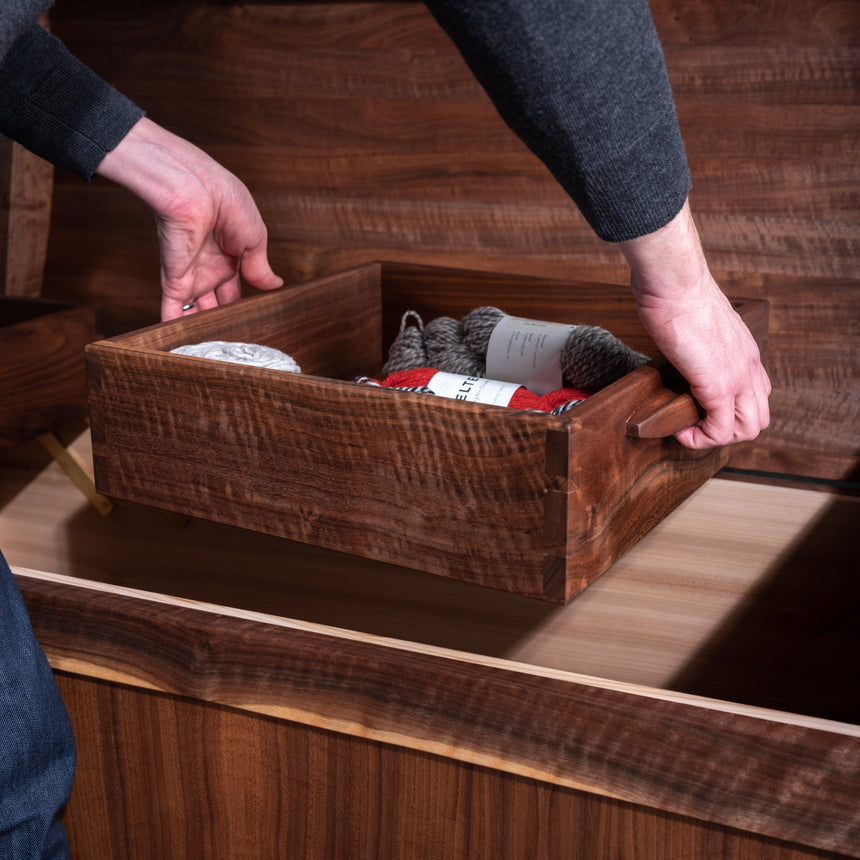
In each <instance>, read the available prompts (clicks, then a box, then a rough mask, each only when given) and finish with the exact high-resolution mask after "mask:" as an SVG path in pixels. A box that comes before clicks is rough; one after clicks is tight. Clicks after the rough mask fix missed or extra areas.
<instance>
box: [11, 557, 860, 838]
mask: <svg viewBox="0 0 860 860" xmlns="http://www.w3.org/2000/svg"><path fill="white" fill-rule="evenodd" d="M17 573H18V579H19V583H20V585H21V588H22V592H23V594H24V595H25V600H26V601H27V604H28V609H29V610H30V612H31V614H32V617H33V618H34V623H35V630H36V634H37V636H38V637H39V639H40V642H41V644H42V646H43V647H44V648H45V650H46V652H47V653H48V654H49V655H50V659H51V660H52V664H53V666H54V668H55V669H58V670H61V671H70V672H73V673H75V674H85V675H88V676H95V677H101V678H104V679H108V680H112V681H116V682H119V683H123V684H130V685H132V686H140V687H143V688H145V689H155V690H160V691H166V692H169V693H173V694H178V695H182V696H187V697H191V698H193V699H200V700H203V701H208V702H212V703H218V704H222V705H228V706H231V707H238V708H242V709H247V710H250V711H253V712H255V713H262V714H267V715H269V716H275V717H278V718H282V719H287V720H291V721H294V722H300V723H306V724H309V725H312V726H315V727H319V728H325V729H329V730H334V731H339V732H343V733H346V734H354V735H357V736H359V737H363V738H368V739H372V740H378V741H383V742H386V743H394V744H397V745H404V746H407V747H410V748H414V749H418V750H421V751H424V752H428V753H432V754H437V755H444V756H446V757H449V758H453V759H457V760H462V761H467V762H470V763H473V764H479V765H483V766H488V767H492V768H494V769H497V770H503V771H508V772H512V773H516V774H519V775H521V776H525V777H528V778H530V779H538V780H541V781H547V782H554V783H558V784H560V785H564V786H567V787H570V788H576V789H578V790H584V791H588V792H589V793H594V794H600V795H607V796H610V797H614V798H617V799H621V800H625V801H628V802H632V803H637V804H640V805H646V806H649V807H652V808H656V809H660V810H664V811H669V812H673V813H677V814H682V815H688V816H692V817H695V818H699V819H702V820H706V821H711V822H715V823H718V824H722V825H727V826H732V827H735V828H740V829H744V830H749V831H752V832H754V833H760V834H763V835H767V836H773V837H778V838H781V839H785V840H788V841H791V842H798V843H801V844H805V845H811V846H813V847H817V848H822V849H824V850H831V851H842V852H845V853H849V852H851V851H853V850H854V849H855V848H856V846H857V844H858V842H860V813H858V810H857V804H856V799H857V796H858V791H860V782H858V779H860V776H859V775H860V729H858V728H856V727H849V726H845V725H840V724H828V723H826V722H817V723H816V722H815V721H808V720H807V721H801V722H802V723H805V724H798V721H797V720H794V719H792V718H791V717H788V716H781V715H779V714H772V713H768V712H758V713H757V712H755V710H754V709H752V710H750V709H743V708H737V707H733V706H731V705H726V704H721V703H718V702H708V701H704V700H696V699H693V698H691V697H686V696H683V695H680V694H671V695H670V694H664V693H660V692H659V691H651V690H648V689H647V688H630V687H627V686H626V685H621V684H617V683H616V684H610V683H607V682H599V681H595V680H590V679H587V678H577V677H570V676H565V675H564V674H563V673H558V672H550V671H543V672H541V671H538V670H536V669H535V668H534V667H531V668H527V667H523V666H517V665H514V664H512V663H510V662H509V661H501V662H500V661H492V660H488V659H483V660H480V659H477V658H474V657H471V658H470V657H469V656H468V655H455V654H451V653H441V652H438V651H436V650H435V649H432V648H427V647H425V648H418V647H416V646H415V645H414V644H412V645H405V644H404V643H399V642H396V641H389V642H386V641H383V640H380V639H378V638H375V637H364V636H361V635H359V634H355V633H346V632H343V631H337V630H334V629H321V628H316V627H314V626H313V625H308V624H300V623H296V622H291V621H286V620H280V619H277V618H274V617H272V616H268V617H267V616H260V615H254V614H250V613H243V612H241V611H239V610H230V609H228V608H225V607H217V606H206V605H203V604H199V605H197V606H192V605H189V604H188V603H186V602H183V601H178V600H175V599H172V598H166V597H159V596H157V595H147V594H143V593H138V594H134V593H131V592H128V591H124V590H121V589H117V588H115V587H106V586H103V585H98V584H88V583H85V582H83V581H80V580H62V579H60V578H58V577H56V576H51V575H29V574H27V573H26V571H20V570H19V571H17ZM165 752H166V751H165V750H162V754H164V753H165ZM777 797H778V798H779V802H778V803H775V802H774V799H775V798H777Z"/></svg>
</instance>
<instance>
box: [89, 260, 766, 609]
mask: <svg viewBox="0 0 860 860" xmlns="http://www.w3.org/2000/svg"><path fill="white" fill-rule="evenodd" d="M484 304H493V305H495V306H497V307H500V308H501V309H503V310H504V311H506V312H507V313H510V314H513V315H517V316H527V317H531V318H534V319H543V320H557V321H563V322H570V323H582V324H599V325H603V326H604V327H606V328H607V329H609V330H610V331H612V332H613V333H614V334H616V335H617V336H618V337H619V338H621V339H622V340H624V341H625V342H626V343H628V344H629V345H630V346H631V347H633V348H634V349H639V350H640V351H643V352H645V353H646V354H648V355H654V347H653V344H650V343H649V341H648V339H647V336H646V335H645V334H644V331H643V330H642V328H641V327H640V325H639V322H638V319H637V316H636V312H635V307H634V304H633V301H632V299H631V298H630V296H629V292H628V291H626V290H625V289H624V288H622V287H617V288H615V287H607V286H605V285H596V286H595V285H588V284H578V283H572V282H561V281H547V280H538V279H527V278H522V277H508V276H502V275H492V274H487V273H467V272H460V271H456V270H442V269H435V268H424V267H413V266H402V265H393V264H386V263H382V264H371V265H367V266H363V267H361V268H357V269H354V270H350V271H348V272H345V273H342V274H339V275H335V276H331V277H327V278H323V279H320V280H317V281H314V282H311V283H308V284H305V285H302V286H298V287H292V288H286V289H282V290H280V291H277V292H275V293H267V294H258V295H255V296H252V297H250V298H247V299H245V300H242V301H240V302H237V303H234V304H232V305H229V306H226V307H223V308H218V309H216V310H212V311H209V312H203V313H199V314H195V315H192V316H189V317H186V318H184V319H181V320H177V321H173V322H171V323H167V324H162V325H157V326H153V327H150V328H147V329H144V330H141V331H139V332H135V333H132V334H127V335H122V336H119V337H115V338H111V339H109V340H104V341H101V342H98V343H95V344H92V345H91V346H90V347H88V349H87V364H88V379H89V391H90V407H91V420H92V435H93V460H94V469H95V475H96V485H97V488H98V489H99V491H100V492H102V493H104V494H106V495H108V496H111V497H114V498H118V499H126V500H130V501H134V502H140V503H144V504H147V505H151V506H154V507H160V508H163V509H168V510H173V511H178V512H181V513H183V514H187V515H190V516H194V517H201V518H206V519H211V520H215V521H219V522H223V523H228V524H232V525H236V526H241V527H244V528H248V529H253V530H257V531H261V532H267V533H270V534H274V535H278V536H281V537H284V538H289V539H292V540H296V541H301V542H305V543H310V544H315V545H319V546H323V547H327V548H330V549H335V550H339V551H343V552H346V553H351V554H354V555H359V556H364V557H367V558H372V559H377V560H381V561H386V562H392V563H396V564H399V565H402V566H406V567H411V568H415V569H417V570H422V571H426V572H429V573H433V574H438V575H442V576H447V577H452V578H455V579H460V580H465V581H468V582H472V583H477V584H480V585H484V586H491V587H494V588H499V589H503V590H506V591H509V592H513V593H516V594H522V595H529V596H534V597H539V598H543V599H546V600H549V601H553V602H556V603H565V602H567V601H568V600H569V599H570V598H571V597H572V596H574V595H575V594H577V593H578V592H580V591H581V590H582V589H583V588H585V587H586V586H587V585H588V584H589V583H590V582H592V581H593V580H594V579H595V578H596V577H597V576H599V575H600V574H601V573H603V572H604V571H605V570H606V569H607V568H608V567H609V566H610V565H611V564H612V563H613V562H614V561H615V560H616V559H618V558H619V557H620V556H621V555H622V554H623V553H624V552H625V551H626V550H627V549H628V548H629V547H630V546H632V545H633V544H634V543H635V542H636V541H637V540H638V539H639V538H641V537H642V536H643V535H644V534H646V533H647V532H648V531H649V530H650V529H651V528H652V527H653V526H654V525H656V524H657V523H658V522H659V521H660V520H661V519H663V517H665V516H666V514H667V513H668V512H669V511H671V510H672V509H673V508H675V507H676V506H677V505H678V504H679V503H680V502H681V501H682V500H683V499H685V498H686V497H687V496H689V495H690V494H691V493H692V492H693V491H694V490H695V489H696V488H697V487H699V486H700V485H701V484H702V483H703V482H704V481H706V480H707V479H708V478H709V477H710V476H712V475H713V474H714V473H715V472H716V471H717V470H718V469H720V468H721V467H722V466H723V465H724V464H725V462H726V459H727V453H726V451H725V450H713V451H708V452H691V451H689V450H686V449H684V448H683V447H682V446H680V445H679V444H678V443H677V442H675V441H674V439H672V438H671V437H670V436H669V435H668V434H670V433H671V432H672V431H673V430H677V429H680V428H681V427H683V426H685V423H686V424H688V423H690V412H689V408H691V407H692V406H693V404H692V401H690V399H689V396H684V395H682V396H681V397H680V399H679V398H678V397H676V395H675V392H674V391H673V390H672V389H671V388H668V389H667V388H666V385H667V384H668V382H669V381H670V378H671V376H672V372H671V371H672V369H671V368H670V367H669V366H668V365H666V364H665V362H664V361H662V359H661V358H660V357H657V356H655V360H654V361H652V362H651V363H650V364H648V365H645V366H643V367H640V368H638V369H637V370H636V371H634V372H633V373H631V374H628V375H627V376H626V377H624V378H623V379H621V380H619V381H618V382H616V383H614V384H613V385H611V386H609V387H607V388H605V389H604V390H603V391H601V392H599V393H598V394H596V395H594V396H593V397H591V398H589V399H588V400H587V401H585V402H584V403H582V404H581V405H580V406H578V407H576V408H575V409H573V410H571V411H570V412H568V413H565V414H564V415H560V416H551V415H547V414H542V413H534V412H528V411H521V410H512V409H507V408H503V407H497V406H486V405H478V404H471V403H461V402H458V401H455V400H447V399H443V398H436V397H431V396H428V395H426V394H418V393H407V392H400V391H391V390H388V389H376V388H372V387H368V386H363V385H358V384H356V383H355V382H353V379H354V377H356V376H357V375H362V374H364V375H374V374H378V373H379V372H380V368H381V366H382V364H383V361H384V357H385V354H386V351H387V348H388V345H389V344H390V343H391V341H392V340H393V339H394V336H395V334H396V331H397V329H398V326H399V322H400V319H401V316H402V314H403V313H404V311H406V310H408V309H414V310H416V311H418V312H419V313H420V314H421V315H422V316H423V318H424V319H425V320H430V319H433V318H434V317H436V316H441V315H449V316H455V317H462V316H463V315H464V314H466V313H467V312H468V311H469V310H471V309H472V308H474V307H476V306H480V305H484ZM741 310H742V311H743V313H744V316H745V318H746V319H747V321H748V324H749V325H750V327H751V329H753V330H754V331H755V332H756V333H757V334H758V336H759V337H760V338H761V337H763V332H764V330H765V329H766V324H767V306H766V303H763V302H747V303H743V304H742V306H741ZM209 340H222V341H241V342H253V343H260V344H265V345H268V346H272V347H276V348H278V349H280V350H283V351H284V352H286V353H288V354H289V355H291V356H292V357H293V358H295V359H296V361H297V362H298V363H299V364H300V365H301V367H302V370H303V373H302V374H298V375H297V374H292V373H287V372H283V371H277V370H268V369H261V368H256V367H250V366H243V365H235V364H229V363H225V362H215V361H211V360H207V359H202V358H194V357H189V356H181V355H175V354H170V352H169V350H171V349H173V348H175V347H177V346H180V345H183V344H189V343H198V342H201V341H209ZM678 391H679V392H680V391H681V389H678ZM685 403H686V404H687V406H688V409H686V410H685V409H684V408H683V407H684V405H685ZM676 409H678V410H679V411H680V413H681V417H680V419H676V420H675V423H674V424H673V422H672V418H673V415H674V414H675V410H676ZM663 419H668V420H663ZM678 422H680V423H678ZM637 434H638V436H637ZM649 435H650V436H652V438H649Z"/></svg>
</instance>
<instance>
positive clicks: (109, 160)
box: [96, 117, 283, 320]
mask: <svg viewBox="0 0 860 860" xmlns="http://www.w3.org/2000/svg"><path fill="white" fill-rule="evenodd" d="M96 172H97V173H99V174H100V175H102V176H105V177H106V178H108V179H112V180H113V181H115V182H117V183H119V184H120V185H123V186H125V187H126V188H128V189H129V190H130V191H132V192H133V193H134V194H136V195H137V196H138V197H140V198H141V199H142V200H143V201H144V202H146V203H148V204H149V205H150V206H151V207H152V209H153V211H154V212H155V217H156V222H157V225H158V239H159V244H160V248H161V288H162V302H161V318H162V319H163V320H168V319H173V318H174V317H179V316H182V315H183V312H186V313H193V312H194V311H196V310H205V309H207V308H211V307H215V306H217V305H219V304H226V303H227V302H232V301H234V300H236V299H238V298H239V296H240V292H241V287H240V280H239V276H240V272H241V274H242V275H243V276H244V278H245V280H246V281H247V282H248V283H249V284H250V285H251V286H254V287H257V288H258V289H261V290H271V289H275V288H276V287H280V286H281V285H282V284H283V281H282V280H281V278H279V277H278V276H277V275H275V274H274V272H273V271H272V269H271V267H270V266H269V261H268V256H267V251H266V248H267V233H266V227H265V225H264V224H263V219H262V218H261V216H260V213H259V211H258V210H257V206H256V204H255V203H254V200H253V199H252V197H251V194H250V193H249V191H248V189H247V188H246V187H245V186H244V185H243V184H242V182H240V181H239V180H238V179H237V178H236V177H235V176H234V175H233V174H232V173H230V172H229V171H228V170H226V169H225V168H224V167H222V166H221V165H220V164H218V162H216V161H214V160H213V159H212V158H210V157H209V156H208V155H207V154H206V153H205V152H203V151H202V150H200V149H198V148H197V147H196V146H194V145H193V144H191V143H189V142H188V141H186V140H185V139H184V138H181V137H177V136H176V135H175V134H171V133H170V132H168V131H167V130H165V129H163V128H161V127H160V126H158V125H156V124H155V123H153V122H152V121H150V120H149V119H147V118H146V117H144V118H143V119H141V120H140V121H139V122H138V123H136V124H135V125H134V126H133V127H132V129H131V130H130V131H129V133H128V134H127V135H126V137H125V138H124V139H123V140H122V141H121V142H120V144H119V145H118V146H117V147H116V149H114V150H113V152H110V153H108V154H107V156H106V157H105V158H104V160H103V161H102V163H101V164H100V165H99V167H98V170H97V171H96ZM188 305H191V306H192V307H191V308H189V309H188V310H187V311H186V310H185V308H186V306H188Z"/></svg>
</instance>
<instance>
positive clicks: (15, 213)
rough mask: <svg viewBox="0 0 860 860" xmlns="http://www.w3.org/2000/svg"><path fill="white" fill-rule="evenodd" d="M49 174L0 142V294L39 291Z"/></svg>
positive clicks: (19, 148)
mask: <svg viewBox="0 0 860 860" xmlns="http://www.w3.org/2000/svg"><path fill="white" fill-rule="evenodd" d="M53 185H54V168H53V167H52V166H51V165H50V164H48V163H47V162H46V161H43V160H42V159H41V158H39V157H38V156H36V155H33V154H32V153H31V152H27V150H26V149H24V148H23V147H22V146H20V145H19V144H17V143H15V142H14V141H12V140H9V139H4V138H3V137H2V136H0V190H2V194H0V286H2V290H0V292H2V293H5V295H7V296H30V297H35V296H38V295H39V294H40V293H41V291H42V278H43V276H44V272H45V258H46V255H47V252H48V230H49V225H50V222H51V193H52V191H53Z"/></svg>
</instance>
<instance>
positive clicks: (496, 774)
mask: <svg viewBox="0 0 860 860" xmlns="http://www.w3.org/2000/svg"><path fill="white" fill-rule="evenodd" d="M57 682H58V684H59V686H60V690H61V692H62V695H63V699H64V701H65V703H66V707H67V708H68V710H69V712H70V715H71V718H72V722H73V724H74V725H75V734H76V740H77V749H78V769H77V774H76V778H75V787H74V791H73V792H72V797H71V800H70V801H69V804H68V807H67V808H66V811H65V814H64V816H63V823H64V825H65V828H66V830H67V832H68V834H69V839H70V842H71V848H72V856H74V857H117V858H120V857H121V858H127V860H138V858H139V860H149V858H152V857H170V858H171V860H185V858H188V860H196V858H199V857H211V858H213V860H218V858H230V860H259V858H260V857H289V858H290V860H318V858H321V857H349V858H383V857H384V858H397V860H412V858H422V860H500V858H505V860H508V858H509V860H514V858H525V857H527V858H530V860H570V858H572V857H577V858H578V857H583V858H590V857H594V858H602V857H618V858H628V857H635V858H636V860H663V858H666V857H667V855H673V856H678V857H731V858H734V860H812V858H831V860H832V858H835V857H836V855H834V854H832V853H830V852H824V851H820V850H818V849H813V848H808V847H807V848H804V847H801V846H798V845H792V844H789V843H786V842H784V841H782V840H776V839H770V838H768V837H763V836H758V835H756V834H750V833H745V832H742V831H740V830H737V829H734V828H729V827H722V826H719V825H715V824H709V823H706V822H702V821H697V820H695V819H692V818H688V817H684V816H679V815H674V814H671V813H663V812H659V811H658V810H654V809H650V808H645V807H640V806H637V805H635V804H630V803H625V802H623V801H618V800H614V799H612V798H607V797H602V796H598V795H592V794H588V793H586V792H581V791H576V790H574V789H568V788H564V787H562V786H558V785H553V784H551V783H544V782H540V781H537V780H533V779H528V778H525V777H519V776H514V775H511V774H507V773H503V772H501V771H497V770H493V769H492V768H486V767H480V766H477V765H470V764H467V763H464V762H459V761H456V760H453V759H450V758H446V757H443V756H435V755H431V754H428V753H423V752H419V751H416V750H412V749H408V748H406V747H402V746H395V745H392V744H386V743H380V742H376V741H371V740H367V739H364V738H359V737H356V736H354V735H344V734H341V733H337V732H329V731H326V730H322V729H313V728H311V727H308V726H304V725H300V724H297V723H291V722H289V721H286V720H278V719H274V718H272V717H267V716H262V715H259V714H255V713H251V712H248V711H239V710H236V709H233V708H228V707H223V706H218V705H211V704H207V703H205V702H201V701H199V700H194V699H189V698H185V697H182V696H172V695H167V694H161V693H154V692H152V691H148V690H142V689H140V688H136V687H131V686H126V685H123V684H116V683H112V682H108V681H100V680H98V679H91V678H86V677H82V676H79V675H71V674H66V673H62V672H61V673H59V674H58V675H57ZM146 785H157V786H158V791H154V792H152V791H147V790H145V786H146ZM130 787H135V788H139V789H143V790H131V791H130V790H128V789H129V788H130Z"/></svg>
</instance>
